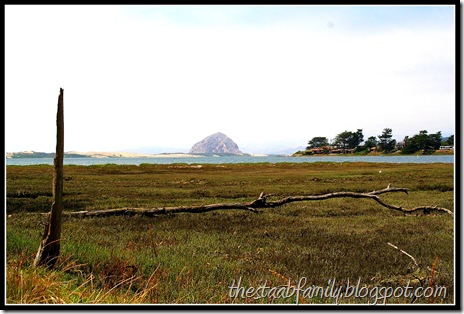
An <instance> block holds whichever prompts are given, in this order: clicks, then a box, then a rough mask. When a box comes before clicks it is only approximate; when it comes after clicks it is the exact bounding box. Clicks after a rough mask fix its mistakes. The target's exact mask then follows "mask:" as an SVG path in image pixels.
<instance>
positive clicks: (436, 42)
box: [5, 5, 457, 153]
mask: <svg viewBox="0 0 464 314" xmlns="http://www.w3.org/2000/svg"><path fill="white" fill-rule="evenodd" d="M455 9H456V7H455V6H454V5H398V6H396V5H388V6H381V5H317V6H316V5H278V6H275V5H222V6H212V5H162V6H160V5H147V6H144V5H111V6H109V5H77V6H76V5H21V6H17V5H5V150H6V151H7V152H19V151H27V150H33V151H42V152H53V151H54V150H55V138H56V137H55V132H56V126H55V118H56V104H57V99H58V94H59V89H60V88H63V89H64V115H65V150H66V151H121V150H137V149H142V148H144V147H145V148H150V147H165V148H169V147H172V148H173V149H179V148H181V149H189V148H190V147H191V146H192V145H193V144H195V143H196V142H198V141H200V140H201V139H203V138H204V137H206V136H208V135H210V134H213V133H215V132H218V131H220V132H223V133H224V134H226V135H227V136H228V137H230V138H231V139H232V140H233V141H234V142H235V143H237V144H238V145H239V147H240V149H241V150H242V151H244V152H247V153H261V152H264V151H265V150H269V152H272V151H275V150H281V149H292V148H297V147H305V146H306V145H307V143H308V141H309V140H310V139H312V138H313V137H316V136H324V137H327V138H328V139H329V140H331V139H333V138H334V137H335V136H336V135H337V134H338V133H341V132H343V131H345V130H347V131H356V130H357V129H362V130H363V134H364V137H365V139H367V138H368V137H369V136H378V135H380V134H381V133H382V130H383V129H384V128H391V129H392V130H393V138H395V139H397V140H398V141H401V140H402V139H403V138H404V137H405V136H406V135H408V136H413V135H415V134H418V133H419V131H420V130H427V131H428V132H429V133H436V132H438V131H441V132H442V134H443V135H451V134H454V133H455V127H456V126H455V107H456V90H455V79H456V73H457V72H456V71H457V70H456V64H455V61H456V34H455V27H456V21H455ZM83 21H85V23H83ZM251 149H255V150H256V151H247V150H251Z"/></svg>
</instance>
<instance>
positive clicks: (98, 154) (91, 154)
mask: <svg viewBox="0 0 464 314" xmlns="http://www.w3.org/2000/svg"><path fill="white" fill-rule="evenodd" d="M66 154H78V155H84V156H88V157H92V158H115V157H120V158H182V157H184V158H186V157H189V158H190V157H204V156H201V155H192V154H184V153H174V154H169V153H165V154H138V153H126V152H77V151H70V152H66Z"/></svg>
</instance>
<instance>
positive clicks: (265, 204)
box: [63, 185, 454, 217]
mask: <svg viewBox="0 0 464 314" xmlns="http://www.w3.org/2000/svg"><path fill="white" fill-rule="evenodd" d="M393 192H404V193H406V194H407V193H408V189H406V188H393V187H390V185H389V186H388V187H387V188H385V189H383V190H378V191H372V192H368V193H356V192H334V193H327V194H321V195H306V196H288V197H285V198H282V199H279V200H276V201H268V198H269V197H270V196H272V194H267V195H265V194H264V193H261V194H260V195H259V197H258V198H257V199H255V200H254V201H251V202H242V203H222V204H210V205H194V206H175V207H154V208H132V207H124V208H115V209H103V210H92V211H78V212H63V214H64V215H66V216H71V217H98V216H119V215H129V216H132V215H142V216H157V215H165V214H176V213H205V212H209V211H214V210H225V209H228V210H234V209H240V210H248V211H251V212H254V213H259V212H260V211H259V210H258V209H260V208H273V207H279V206H282V205H285V204H288V203H293V202H302V201H320V200H326V199H330V198H368V199H373V200H374V201H376V202H377V203H379V204H380V205H382V206H383V207H386V208H389V209H393V210H397V211H401V212H404V213H412V212H415V211H420V210H423V211H424V214H428V213H430V211H438V212H445V213H448V214H450V215H452V216H454V213H453V212H452V211H450V210H449V209H446V208H441V207H436V206H420V207H415V208H410V209H408V208H402V207H399V206H394V205H390V204H387V203H385V202H384V201H382V200H381V199H380V198H379V197H378V195H380V194H384V193H393Z"/></svg>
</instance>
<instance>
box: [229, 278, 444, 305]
mask: <svg viewBox="0 0 464 314" xmlns="http://www.w3.org/2000/svg"><path fill="white" fill-rule="evenodd" d="M228 288H229V297H230V298H232V299H234V300H236V299H241V300H243V301H244V300H245V299H254V300H259V299H266V298H267V299H272V300H276V299H289V298H294V300H295V303H296V304H298V303H306V302H311V300H312V301H313V302H314V301H316V302H317V301H320V302H324V303H327V302H333V303H335V304H340V303H344V300H345V301H347V300H351V302H352V301H353V298H355V299H359V300H360V301H361V300H364V301H365V302H364V303H367V304H372V305H375V304H387V303H388V302H389V300H391V299H409V300H411V301H412V300H415V299H420V298H427V299H428V298H432V299H433V300H437V299H439V298H443V299H444V298H445V297H446V293H447V291H446V287H444V286H438V285H434V286H430V285H429V286H424V287H422V286H419V287H414V286H412V285H411V282H410V281H408V282H407V283H406V284H405V285H401V286H396V287H391V286H367V285H363V284H362V283H361V278H358V279H357V280H355V281H354V282H352V281H350V280H349V279H348V280H346V282H343V283H341V282H337V280H336V279H335V278H333V279H329V280H328V281H327V285H325V286H319V285H314V284H311V283H310V281H309V280H308V279H307V278H306V277H301V278H300V279H299V280H298V281H297V282H296V283H295V284H291V282H290V280H289V281H288V283H287V284H286V285H280V286H270V285H268V284H267V281H264V282H263V283H262V284H260V285H258V286H255V287H253V286H243V285H242V277H240V278H238V279H237V280H235V279H234V280H232V282H231V284H230V285H229V286H228ZM236 301H239V300H236ZM239 302H240V301H239ZM351 302H350V303H351ZM361 302H362V301H361ZM393 303H395V302H393Z"/></svg>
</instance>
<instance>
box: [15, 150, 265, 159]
mask: <svg viewBox="0 0 464 314" xmlns="http://www.w3.org/2000/svg"><path fill="white" fill-rule="evenodd" d="M243 155H244V156H257V157H265V156H268V155H265V154H243ZM209 156H219V155H196V154H187V153H160V154H141V153H128V152H78V151H69V152H65V153H64V157H65V158H203V157H209ZM54 157H55V153H44V152H35V151H23V152H14V153H6V158H8V159H10V158H14V159H18V158H54Z"/></svg>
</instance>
